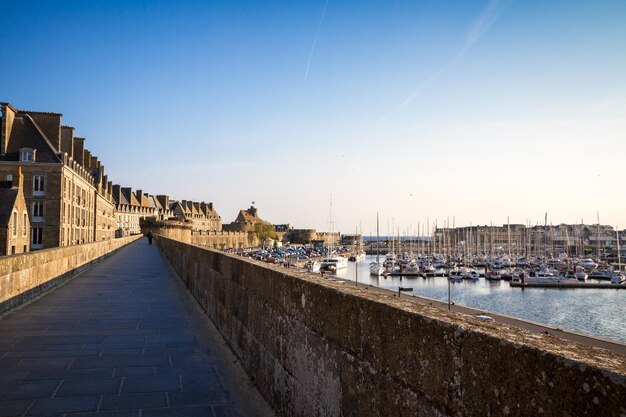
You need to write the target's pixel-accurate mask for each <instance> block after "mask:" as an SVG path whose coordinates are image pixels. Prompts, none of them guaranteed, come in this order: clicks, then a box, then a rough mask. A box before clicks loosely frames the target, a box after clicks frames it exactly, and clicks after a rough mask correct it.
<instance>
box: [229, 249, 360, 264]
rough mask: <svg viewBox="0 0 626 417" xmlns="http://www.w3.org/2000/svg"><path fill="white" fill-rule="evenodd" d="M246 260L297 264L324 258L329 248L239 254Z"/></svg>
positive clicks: (264, 250) (341, 250)
mask: <svg viewBox="0 0 626 417" xmlns="http://www.w3.org/2000/svg"><path fill="white" fill-rule="evenodd" d="M348 251H349V249H348V248H337V252H340V253H344V252H348ZM237 253H238V254H239V255H241V256H245V257H246V258H251V259H256V260H258V261H264V262H268V263H285V262H290V263H295V262H300V261H307V260H309V259H311V258H318V257H324V256H326V255H327V254H328V249H327V248H314V247H309V246H287V247H282V248H272V249H250V250H243V251H239V252H237Z"/></svg>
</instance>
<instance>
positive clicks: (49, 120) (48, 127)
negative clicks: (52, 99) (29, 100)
mask: <svg viewBox="0 0 626 417" xmlns="http://www.w3.org/2000/svg"><path fill="white" fill-rule="evenodd" d="M23 112H24V113H26V114H28V115H29V116H30V118H31V119H33V121H34V122H35V123H36V124H37V127H38V128H39V130H41V131H42V132H43V134H44V135H46V138H48V141H50V143H51V144H52V146H54V148H55V150H56V152H55V153H59V152H61V117H63V115H62V114H61V113H47V112H31V111H28V110H24V111H23Z"/></svg>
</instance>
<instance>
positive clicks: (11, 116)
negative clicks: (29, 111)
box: [0, 103, 17, 155]
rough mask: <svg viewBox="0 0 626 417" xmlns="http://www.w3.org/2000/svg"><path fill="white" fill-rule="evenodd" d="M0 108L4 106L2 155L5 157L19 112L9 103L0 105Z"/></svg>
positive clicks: (0, 134) (0, 133) (0, 128)
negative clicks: (16, 115)
mask: <svg viewBox="0 0 626 417" xmlns="http://www.w3.org/2000/svg"><path fill="white" fill-rule="evenodd" d="M0 106H2V114H0V117H1V119H0V122H1V123H0V155H4V154H6V153H7V148H8V146H9V139H10V138H11V131H12V130H13V121H14V120H15V114H16V113H17V110H15V109H14V108H13V106H11V105H10V104H9V103H0Z"/></svg>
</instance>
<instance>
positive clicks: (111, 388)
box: [55, 378, 122, 397]
mask: <svg viewBox="0 0 626 417" xmlns="http://www.w3.org/2000/svg"><path fill="white" fill-rule="evenodd" d="M121 384H122V378H97V379H96V378H89V379H87V378H78V379H66V380H64V381H63V383H62V384H61V386H60V387H59V389H58V390H57V392H56V394H55V397H78V396H81V395H98V394H117V393H118V392H119V390H120V385H121Z"/></svg>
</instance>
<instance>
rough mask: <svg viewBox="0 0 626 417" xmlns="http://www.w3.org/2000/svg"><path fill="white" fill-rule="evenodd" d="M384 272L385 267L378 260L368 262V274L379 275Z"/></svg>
mask: <svg viewBox="0 0 626 417" xmlns="http://www.w3.org/2000/svg"><path fill="white" fill-rule="evenodd" d="M384 273H385V267H384V266H382V265H381V264H379V263H378V262H372V263H371V264H370V275H374V276H376V277H379V276H381V275H383V274H384Z"/></svg>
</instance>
